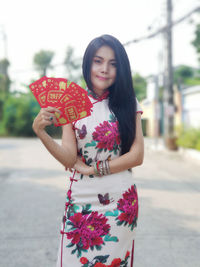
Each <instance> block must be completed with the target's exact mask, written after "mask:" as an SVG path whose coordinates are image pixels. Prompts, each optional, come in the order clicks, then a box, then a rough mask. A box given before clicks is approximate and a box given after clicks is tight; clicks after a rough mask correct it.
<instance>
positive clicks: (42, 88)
mask: <svg viewBox="0 0 200 267" xmlns="http://www.w3.org/2000/svg"><path fill="white" fill-rule="evenodd" d="M29 87H30V89H31V91H32V93H33V95H34V96H35V98H36V99H37V101H38V103H39V105H40V107H41V108H45V107H48V106H52V107H56V108H58V109H59V110H60V111H61V112H62V115H60V114H59V113H58V112H56V113H55V115H56V119H57V124H56V125H55V126H61V125H64V124H67V123H71V122H73V121H77V120H80V119H82V118H85V117H88V116H90V115H91V108H92V107H93V105H92V103H91V101H90V99H89V97H88V95H87V91H86V90H84V89H83V88H82V87H80V86H79V85H78V84H76V83H74V82H70V81H68V80H67V79H64V78H48V77H46V76H44V77H42V78H41V79H39V80H37V81H35V82H34V83H32V84H30V85H29Z"/></svg>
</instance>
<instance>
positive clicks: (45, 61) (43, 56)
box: [33, 50, 54, 77]
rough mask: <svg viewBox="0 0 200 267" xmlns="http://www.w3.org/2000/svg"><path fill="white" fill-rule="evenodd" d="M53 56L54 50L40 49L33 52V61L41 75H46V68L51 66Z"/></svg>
mask: <svg viewBox="0 0 200 267" xmlns="http://www.w3.org/2000/svg"><path fill="white" fill-rule="evenodd" d="M53 56H54V52H52V51H47V50H41V51H40V52H38V53H36V54H35V56H34V58H33V62H34V65H35V67H36V69H37V70H38V71H39V72H40V76H41V77H42V76H46V73H47V69H49V68H52V66H51V61H52V59H53Z"/></svg>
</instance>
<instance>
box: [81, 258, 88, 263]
mask: <svg viewBox="0 0 200 267" xmlns="http://www.w3.org/2000/svg"><path fill="white" fill-rule="evenodd" d="M80 262H81V263H82V264H86V263H87V262H88V259H87V258H85V257H81V258H80Z"/></svg>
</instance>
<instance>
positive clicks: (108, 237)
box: [104, 235, 119, 242]
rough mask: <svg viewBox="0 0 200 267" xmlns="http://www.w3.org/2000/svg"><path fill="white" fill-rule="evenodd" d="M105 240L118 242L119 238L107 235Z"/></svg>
mask: <svg viewBox="0 0 200 267" xmlns="http://www.w3.org/2000/svg"><path fill="white" fill-rule="evenodd" d="M104 241H113V242H118V241H119V239H118V238H117V237H116V236H111V235H106V236H105V237H104Z"/></svg>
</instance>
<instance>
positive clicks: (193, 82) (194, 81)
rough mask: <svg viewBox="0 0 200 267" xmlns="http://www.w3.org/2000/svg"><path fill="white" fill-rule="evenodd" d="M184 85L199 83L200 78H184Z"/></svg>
mask: <svg viewBox="0 0 200 267" xmlns="http://www.w3.org/2000/svg"><path fill="white" fill-rule="evenodd" d="M185 85H188V86H195V85H200V78H192V79H186V80H185Z"/></svg>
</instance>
